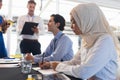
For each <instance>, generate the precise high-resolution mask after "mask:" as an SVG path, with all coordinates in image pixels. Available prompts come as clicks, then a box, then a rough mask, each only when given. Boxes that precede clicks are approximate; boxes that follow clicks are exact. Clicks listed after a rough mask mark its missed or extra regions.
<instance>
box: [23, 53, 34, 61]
mask: <svg viewBox="0 0 120 80" xmlns="http://www.w3.org/2000/svg"><path fill="white" fill-rule="evenodd" d="M25 59H26V60H32V61H34V57H33V56H32V55H31V54H26V56H25Z"/></svg>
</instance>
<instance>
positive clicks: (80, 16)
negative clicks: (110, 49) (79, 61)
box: [70, 3, 120, 49]
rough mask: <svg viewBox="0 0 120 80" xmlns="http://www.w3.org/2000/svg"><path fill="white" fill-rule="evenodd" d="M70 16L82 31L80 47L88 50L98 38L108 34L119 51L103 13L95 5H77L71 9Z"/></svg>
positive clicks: (116, 41)
mask: <svg viewBox="0 0 120 80" xmlns="http://www.w3.org/2000/svg"><path fill="white" fill-rule="evenodd" d="M70 14H71V15H72V16H73V18H74V19H75V21H76V23H77V25H78V27H79V28H80V30H81V31H82V34H81V35H80V36H81V37H82V39H83V41H82V45H84V47H86V48H90V47H92V46H93V45H94V43H95V41H96V40H97V39H98V38H99V36H101V35H104V34H110V35H111V36H112V37H113V40H114V42H115V46H116V48H117V49H120V47H119V45H118V43H119V42H118V39H116V37H115V36H114V34H113V32H112V31H111V30H110V26H109V24H108V22H107V20H106V18H105V16H104V14H103V12H102V11H101V9H100V8H99V7H98V6H97V5H96V4H94V3H87V4H79V5H77V6H76V7H74V8H73V9H72V11H71V13H70Z"/></svg>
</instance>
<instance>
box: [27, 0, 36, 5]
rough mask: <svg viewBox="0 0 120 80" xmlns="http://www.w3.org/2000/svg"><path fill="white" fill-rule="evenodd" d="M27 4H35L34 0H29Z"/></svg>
mask: <svg viewBox="0 0 120 80" xmlns="http://www.w3.org/2000/svg"><path fill="white" fill-rule="evenodd" d="M28 4H35V5H36V2H35V1H34V0H29V1H28Z"/></svg>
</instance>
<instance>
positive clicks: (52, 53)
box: [26, 14, 73, 63]
mask: <svg viewBox="0 0 120 80" xmlns="http://www.w3.org/2000/svg"><path fill="white" fill-rule="evenodd" d="M64 27H65V19H64V18H63V17H62V16H61V15H59V14H53V15H51V17H50V20H49V22H48V31H51V32H52V33H53V35H54V38H53V39H52V40H51V42H50V44H49V45H48V47H47V49H46V50H45V52H44V53H43V55H36V56H32V55H30V54H27V55H26V59H27V60H32V61H34V62H36V63H38V62H41V61H42V60H43V59H42V58H43V57H44V61H67V60H70V59H72V58H73V50H72V41H71V40H70V38H69V37H68V36H66V35H65V34H64V33H62V31H63V30H64Z"/></svg>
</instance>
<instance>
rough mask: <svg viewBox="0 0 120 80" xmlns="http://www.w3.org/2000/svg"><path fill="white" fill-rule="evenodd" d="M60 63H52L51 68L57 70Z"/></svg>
mask: <svg viewBox="0 0 120 80" xmlns="http://www.w3.org/2000/svg"><path fill="white" fill-rule="evenodd" d="M59 63H60V62H57V61H54V62H51V67H52V68H53V69H54V70H55V69H56V67H57V65H58V64H59Z"/></svg>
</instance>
